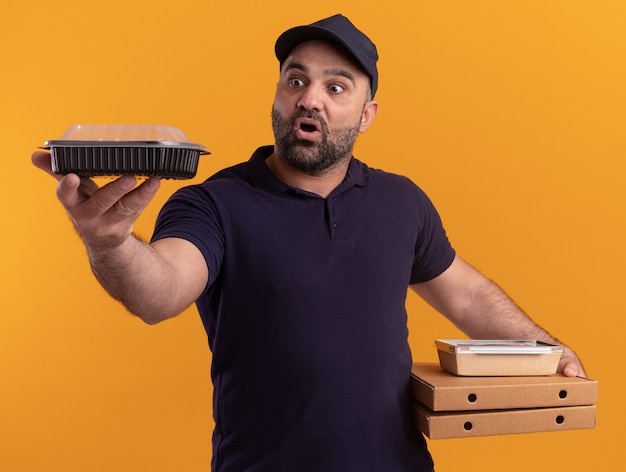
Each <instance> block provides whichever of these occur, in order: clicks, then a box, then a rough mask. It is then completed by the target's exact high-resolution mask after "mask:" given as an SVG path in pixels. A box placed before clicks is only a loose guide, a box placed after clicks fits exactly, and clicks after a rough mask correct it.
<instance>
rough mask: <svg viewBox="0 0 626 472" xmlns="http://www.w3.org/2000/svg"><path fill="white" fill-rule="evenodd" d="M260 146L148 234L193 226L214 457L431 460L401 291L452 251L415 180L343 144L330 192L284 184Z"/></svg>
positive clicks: (288, 465) (172, 204)
mask: <svg viewBox="0 0 626 472" xmlns="http://www.w3.org/2000/svg"><path fill="white" fill-rule="evenodd" d="M271 152H272V147H271V146H267V147H262V148H259V149H258V150H257V151H256V152H255V153H254V155H253V156H252V158H251V159H250V160H249V161H248V162H246V163H242V164H239V165H236V166H234V167H231V168H228V169H225V170H222V171H220V172H218V173H217V174H215V175H214V176H212V177H210V178H209V179H208V180H206V181H205V182H204V183H202V184H199V185H192V186H189V187H185V188H183V189H181V190H179V191H178V192H176V193H175V194H174V195H173V196H172V197H171V199H170V200H169V201H168V202H167V203H166V205H165V206H164V207H163V209H162V211H161V213H160V215H159V218H158V220H157V224H156V229H155V233H154V236H153V240H156V239H161V238H167V237H176V238H184V239H187V240H189V241H190V242H192V243H193V244H194V245H196V246H197V247H198V248H199V249H200V251H201V252H202V254H203V255H204V257H205V259H206V262H207V266H208V269H209V283H208V285H207V287H206V289H205V291H204V293H203V294H202V295H201V297H200V298H199V299H198V301H197V307H198V310H199V312H200V316H201V317H202V321H203V323H204V326H205V328H206V331H207V335H208V338H209V344H210V347H211V350H212V353H213V359H212V367H211V375H212V380H213V385H214V402H213V411H214V418H215V430H214V434H213V459H212V463H213V470H214V471H219V472H223V471H263V472H281V471H288V472H295V471H298V472H307V471H311V472H327V471H328V472H331V471H337V472H339V471H341V472H347V471H359V472H366V471H385V472H404V471H412V472H415V471H421V470H424V471H426V470H428V471H430V470H431V469H432V461H431V458H430V455H429V453H428V451H427V449H426V445H425V441H424V439H423V437H422V436H421V434H419V433H417V432H416V431H414V430H413V428H412V426H411V412H410V400H409V390H408V385H409V375H410V369H411V362H412V359H411V353H410V349H409V345H408V342H407V335H408V332H407V323H406V321H407V320H406V310H405V298H406V292H407V287H408V285H409V284H411V283H416V282H422V281H426V280H430V279H432V278H434V277H436V276H438V275H439V274H441V273H442V272H443V271H445V270H446V269H447V268H448V267H449V266H450V264H451V263H452V260H453V258H454V251H453V249H452V248H451V246H450V244H449V242H448V239H447V237H446V234H445V231H444V229H443V227H442V224H441V221H440V218H439V216H438V214H437V212H436V210H435V208H434V207H433V205H432V204H431V202H430V201H429V199H428V198H427V197H426V195H425V194H424V193H423V192H422V191H421V190H420V189H419V188H418V187H417V186H416V185H414V184H413V183H412V182H411V181H409V180H408V179H406V178H405V177H401V176H398V175H394V174H390V173H386V172H383V171H380V170H375V169H372V168H369V167H368V166H366V165H365V164H363V163H361V162H360V161H358V160H356V159H354V158H352V160H351V162H350V165H349V168H348V172H347V175H346V178H345V179H344V181H343V182H342V183H341V184H340V185H339V186H338V187H337V188H336V189H335V190H334V191H333V192H332V193H331V194H330V195H329V196H328V197H327V198H322V197H320V196H318V195H315V194H312V193H309V192H306V191H302V190H299V189H297V188H293V187H290V186H288V185H286V184H284V183H283V182H281V181H280V180H279V179H278V178H276V176H275V175H274V174H273V173H272V171H271V170H270V169H269V167H268V166H267V165H266V163H265V159H266V158H267V157H269V155H270V154H271Z"/></svg>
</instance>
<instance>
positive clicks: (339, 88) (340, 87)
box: [328, 84, 345, 93]
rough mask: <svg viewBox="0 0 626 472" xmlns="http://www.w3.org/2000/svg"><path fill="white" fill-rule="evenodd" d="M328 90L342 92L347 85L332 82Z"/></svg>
mask: <svg viewBox="0 0 626 472" xmlns="http://www.w3.org/2000/svg"><path fill="white" fill-rule="evenodd" d="M328 90H330V93H341V92H343V91H344V90H345V87H344V86H343V85H341V84H332V85H331V86H330V87H328Z"/></svg>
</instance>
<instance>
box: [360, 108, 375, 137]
mask: <svg viewBox="0 0 626 472" xmlns="http://www.w3.org/2000/svg"><path fill="white" fill-rule="evenodd" d="M377 113H378V102H377V101H375V100H370V101H369V102H367V103H366V104H365V107H364V108H363V116H362V117H361V126H359V133H365V132H366V131H367V129H368V128H369V127H370V125H371V124H372V121H374V117H376V114H377Z"/></svg>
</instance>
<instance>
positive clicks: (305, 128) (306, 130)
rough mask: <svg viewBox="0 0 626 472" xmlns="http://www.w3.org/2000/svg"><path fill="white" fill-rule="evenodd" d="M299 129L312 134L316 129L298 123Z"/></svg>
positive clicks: (307, 124)
mask: <svg viewBox="0 0 626 472" xmlns="http://www.w3.org/2000/svg"><path fill="white" fill-rule="evenodd" d="M300 129H301V130H302V131H304V132H306V133H312V132H313V131H317V127H316V126H315V125H312V124H310V123H300Z"/></svg>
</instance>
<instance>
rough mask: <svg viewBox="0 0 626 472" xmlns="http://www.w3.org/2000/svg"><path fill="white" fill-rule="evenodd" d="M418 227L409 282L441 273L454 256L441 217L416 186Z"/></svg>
mask: <svg viewBox="0 0 626 472" xmlns="http://www.w3.org/2000/svg"><path fill="white" fill-rule="evenodd" d="M418 209H419V221H420V227H419V231H418V236H417V240H416V243H415V259H414V261H413V268H412V271H411V280H410V283H411V284H414V283H419V282H426V281H428V280H431V279H434V278H435V277H437V276H438V275H441V274H442V273H443V272H444V271H445V270H446V269H447V268H448V267H450V265H451V264H452V261H453V260H454V257H455V254H456V253H455V251H454V249H453V248H452V245H451V244H450V241H449V240H448V237H447V235H446V231H445V229H444V227H443V223H442V222H441V217H440V216H439V213H438V212H437V210H436V208H435V206H434V205H433V203H432V202H431V200H430V199H429V198H428V196H427V195H426V194H425V193H424V192H423V191H422V190H421V189H419V188H418Z"/></svg>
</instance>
